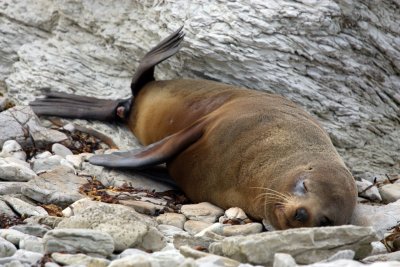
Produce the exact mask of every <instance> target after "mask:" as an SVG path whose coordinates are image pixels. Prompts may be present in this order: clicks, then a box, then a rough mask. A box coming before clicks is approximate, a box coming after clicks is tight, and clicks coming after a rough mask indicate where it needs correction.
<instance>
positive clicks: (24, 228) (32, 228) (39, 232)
mask: <svg viewBox="0 0 400 267" xmlns="http://www.w3.org/2000/svg"><path fill="white" fill-rule="evenodd" d="M9 229H14V230H17V231H20V232H22V233H25V234H27V235H33V236H37V237H43V236H44V235H45V234H46V233H47V231H49V230H51V228H50V227H48V226H46V225H41V224H19V225H14V226H11V227H10V228H9Z"/></svg>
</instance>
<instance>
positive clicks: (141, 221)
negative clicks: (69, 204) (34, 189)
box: [57, 202, 166, 251]
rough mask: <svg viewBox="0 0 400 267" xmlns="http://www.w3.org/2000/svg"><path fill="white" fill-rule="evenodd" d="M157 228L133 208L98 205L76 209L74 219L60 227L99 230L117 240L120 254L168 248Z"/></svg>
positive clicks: (91, 204) (116, 247)
mask: <svg viewBox="0 0 400 267" xmlns="http://www.w3.org/2000/svg"><path fill="white" fill-rule="evenodd" d="M82 206H83V205H82ZM155 226H156V222H155V221H154V220H153V219H151V218H150V217H147V216H145V215H142V214H140V213H137V212H136V211H135V210H133V209H131V208H128V207H125V206H122V205H117V204H106V203H101V202H95V203H90V204H89V205H88V207H87V208H82V209H74V216H71V217H69V218H65V219H63V220H62V221H61V222H60V223H59V224H58V226H57V227H58V228H87V229H96V230H99V231H103V232H106V233H109V234H110V235H111V236H112V237H113V239H114V243H115V250H116V251H123V250H124V249H127V248H134V247H135V248H141V249H144V250H152V251H156V250H160V249H162V248H163V247H165V245H166V242H165V240H164V237H163V235H162V234H161V233H160V232H159V231H158V230H157V229H156V228H155Z"/></svg>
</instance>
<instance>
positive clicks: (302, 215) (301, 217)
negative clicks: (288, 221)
mask: <svg viewBox="0 0 400 267" xmlns="http://www.w3.org/2000/svg"><path fill="white" fill-rule="evenodd" d="M309 217H310V216H309V215H308V212H307V210H306V209H305V208H298V209H297V210H296V212H295V214H294V219H295V220H296V221H299V222H302V223H305V222H306V221H307V220H308V218H309Z"/></svg>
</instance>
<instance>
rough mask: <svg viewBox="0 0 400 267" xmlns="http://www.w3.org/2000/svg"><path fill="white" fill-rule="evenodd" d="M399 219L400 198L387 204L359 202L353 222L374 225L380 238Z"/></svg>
mask: <svg viewBox="0 0 400 267" xmlns="http://www.w3.org/2000/svg"><path fill="white" fill-rule="evenodd" d="M399 221H400V200H397V201H396V202H393V203H390V204H387V205H374V206H373V205H368V204H357V206H356V209H355V211H354V215H353V219H352V224H354V225H359V226H372V227H373V228H374V229H375V231H376V233H377V234H378V237H379V239H382V238H383V236H384V234H385V233H386V232H387V231H388V230H390V229H392V228H393V227H395V226H396V225H398V222H399Z"/></svg>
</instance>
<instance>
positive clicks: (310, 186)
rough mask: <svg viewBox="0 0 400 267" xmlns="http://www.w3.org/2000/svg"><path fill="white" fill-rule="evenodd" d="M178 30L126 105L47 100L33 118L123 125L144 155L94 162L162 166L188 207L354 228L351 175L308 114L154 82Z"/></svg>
mask: <svg viewBox="0 0 400 267" xmlns="http://www.w3.org/2000/svg"><path fill="white" fill-rule="evenodd" d="M183 36H184V34H183V32H182V28H180V29H178V30H177V31H176V32H175V33H173V34H172V35H170V36H169V37H167V38H166V39H165V40H163V41H162V42H161V43H160V44H159V45H157V46H156V47H154V48H153V49H152V50H150V52H148V53H147V54H146V55H145V57H144V58H143V59H142V60H141V63H140V65H139V67H138V69H137V71H136V73H135V75H134V77H133V80H132V84H131V89H132V94H133V97H132V98H129V99H119V100H104V99H97V98H92V97H83V96H76V95H69V94H64V93H49V94H47V96H46V98H44V99H36V100H35V101H34V102H32V103H31V106H32V108H33V110H34V111H35V112H36V113H37V114H38V115H57V116H63V117H72V118H85V119H100V120H110V121H115V120H122V121H124V122H126V123H127V124H128V126H129V128H130V129H131V131H132V132H133V133H134V135H135V136H136V137H137V138H138V140H139V141H140V142H141V143H142V144H143V145H144V147H143V148H140V149H135V150H130V151H122V152H115V153H112V154H109V155H96V156H93V157H92V158H91V159H90V160H89V161H90V163H92V164H95V165H101V166H106V167H111V168H132V169H135V168H136V169H138V168H146V167H149V166H155V165H158V164H160V163H167V168H168V172H169V174H170V176H171V177H172V178H173V179H174V180H175V181H176V182H177V184H178V185H179V186H180V187H181V189H182V190H183V191H184V192H185V194H186V195H187V196H188V197H189V198H190V199H191V200H192V201H194V202H200V201H208V202H211V203H214V204H216V205H218V206H220V207H222V208H229V207H233V206H237V207H240V208H242V209H243V210H244V211H245V212H246V213H247V214H248V215H250V216H251V217H253V218H254V219H266V220H267V221H268V222H269V223H271V224H272V226H274V227H275V228H276V229H287V228H292V227H312V226H327V225H342V224H348V223H350V219H351V216H352V213H353V209H354V207H355V204H356V197H357V190H356V186H355V181H354V178H353V177H352V175H351V173H350V172H349V170H348V169H347V168H346V166H345V164H344V163H343V161H342V159H341V158H340V156H339V154H338V153H337V152H336V150H335V148H334V146H333V145H332V142H331V140H330V138H329V136H328V134H327V133H326V132H325V131H324V130H323V129H322V127H321V126H320V125H319V124H318V123H317V122H316V120H314V119H313V118H312V117H311V116H310V115H309V114H308V113H307V112H305V111H304V110H303V109H301V108H299V107H298V106H297V105H295V104H294V103H293V102H291V101H289V100H287V99H285V98H283V97H281V96H278V95H274V94H268V93H265V92H260V91H255V90H249V89H246V88H239V87H236V86H232V85H227V84H223V83H218V82H214V81H207V80H168V81H155V79H154V67H155V66H156V65H157V64H158V63H159V62H161V61H163V60H165V59H167V58H168V57H170V56H172V55H174V54H175V53H176V52H177V51H178V50H179V48H180V43H181V41H182V39H183Z"/></svg>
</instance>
